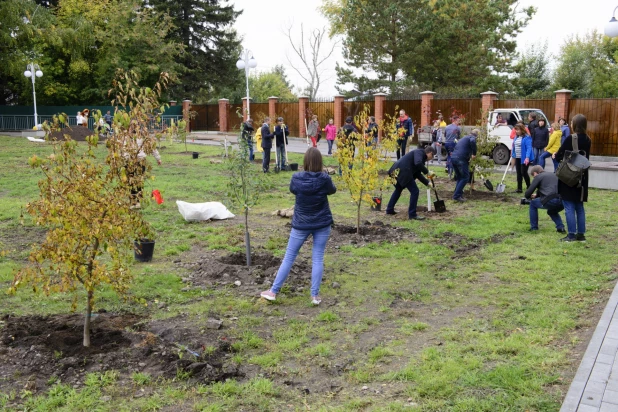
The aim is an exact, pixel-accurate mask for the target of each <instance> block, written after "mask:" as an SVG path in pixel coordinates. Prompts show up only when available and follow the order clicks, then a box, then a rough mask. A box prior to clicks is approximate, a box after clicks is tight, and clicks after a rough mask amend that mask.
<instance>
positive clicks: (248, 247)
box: [245, 207, 251, 266]
mask: <svg viewBox="0 0 618 412" xmlns="http://www.w3.org/2000/svg"><path fill="white" fill-rule="evenodd" d="M245 251H246V254H247V266H251V237H250V236H249V208H248V207H245Z"/></svg>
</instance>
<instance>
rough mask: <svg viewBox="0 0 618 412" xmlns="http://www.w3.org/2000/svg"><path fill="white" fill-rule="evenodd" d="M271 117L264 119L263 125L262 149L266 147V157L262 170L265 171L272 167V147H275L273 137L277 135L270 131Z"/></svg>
mask: <svg viewBox="0 0 618 412" xmlns="http://www.w3.org/2000/svg"><path fill="white" fill-rule="evenodd" d="M269 123H270V117H267V118H265V119H264V124H263V125H262V149H264V159H263V160H262V170H263V171H264V173H268V169H269V168H270V149H272V147H273V137H274V136H275V135H274V134H272V133H271V132H270V126H269Z"/></svg>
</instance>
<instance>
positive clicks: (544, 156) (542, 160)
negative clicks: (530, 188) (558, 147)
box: [538, 152, 558, 173]
mask: <svg viewBox="0 0 618 412" xmlns="http://www.w3.org/2000/svg"><path fill="white" fill-rule="evenodd" d="M551 156H552V154H551V153H549V152H543V154H542V155H541V156H539V163H538V164H539V166H541V167H542V168H543V169H545V159H547V158H548V157H549V158H551V160H552V162H553V163H554V173H556V170H557V169H558V161H557V160H556V159H554V158H552V157H551Z"/></svg>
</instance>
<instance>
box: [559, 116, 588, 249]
mask: <svg viewBox="0 0 618 412" xmlns="http://www.w3.org/2000/svg"><path fill="white" fill-rule="evenodd" d="M587 128H588V121H587V120H586V116H584V115H583V114H578V115H575V116H574V117H573V119H572V120H571V129H572V130H573V134H572V135H571V136H569V137H567V138H566V139H565V140H564V143H562V145H561V146H560V149H558V151H557V152H556V154H555V155H554V156H553V157H554V158H555V159H556V160H557V161H558V162H561V161H562V159H564V154H565V152H566V151H572V150H573V139H577V150H578V151H579V152H584V154H585V156H586V158H587V159H590V146H591V145H592V140H591V139H590V137H588V134H586V129H587ZM558 193H559V194H560V196H561V197H562V204H563V205H564V214H565V215H566V221H567V231H568V234H567V236H566V237H565V238H563V239H560V240H562V241H563V242H572V241H575V240H577V241H580V242H585V241H586V236H585V233H586V212H585V210H584V202H587V201H588V170H585V171H584V173H583V175H582V179H581V184H580V185H576V186H569V185H567V184H566V183H564V182H563V181H561V180H560V181H558Z"/></svg>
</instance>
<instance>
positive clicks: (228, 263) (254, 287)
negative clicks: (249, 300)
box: [177, 252, 311, 296]
mask: <svg viewBox="0 0 618 412" xmlns="http://www.w3.org/2000/svg"><path fill="white" fill-rule="evenodd" d="M177 264H178V265H179V266H181V267H184V268H186V269H188V270H189V271H191V272H192V273H191V274H189V275H188V276H187V277H183V278H182V281H183V282H185V283H187V284H190V285H192V286H194V287H195V286H197V287H215V288H216V287H233V288H235V289H236V290H238V292H240V293H241V294H243V295H246V296H257V295H258V294H259V293H260V292H261V291H262V290H264V289H267V288H268V286H270V285H271V284H272V282H273V280H274V278H275V275H276V274H277V270H279V266H281V259H280V258H277V257H275V256H272V255H271V254H268V253H261V254H254V255H252V256H251V266H247V265H246V257H245V254H244V253H240V252H239V253H232V254H230V255H224V256H219V255H217V254H216V253H212V254H210V255H208V254H207V255H202V256H200V257H199V258H197V260H196V261H194V262H190V263H181V262H179V263H177ZM310 283H311V264H310V263H308V262H307V261H306V260H304V259H302V258H301V257H300V256H299V257H297V258H296V261H295V262H294V265H293V266H292V270H291V271H290V277H289V278H288V280H287V281H286V286H287V288H288V291H289V292H291V293H292V294H295V293H298V294H300V293H301V292H303V291H304V290H305V288H307V287H308V286H309V285H310Z"/></svg>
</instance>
